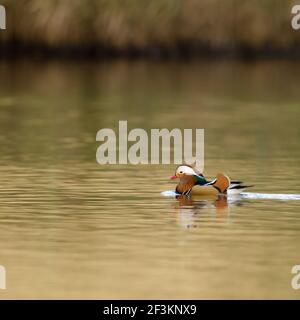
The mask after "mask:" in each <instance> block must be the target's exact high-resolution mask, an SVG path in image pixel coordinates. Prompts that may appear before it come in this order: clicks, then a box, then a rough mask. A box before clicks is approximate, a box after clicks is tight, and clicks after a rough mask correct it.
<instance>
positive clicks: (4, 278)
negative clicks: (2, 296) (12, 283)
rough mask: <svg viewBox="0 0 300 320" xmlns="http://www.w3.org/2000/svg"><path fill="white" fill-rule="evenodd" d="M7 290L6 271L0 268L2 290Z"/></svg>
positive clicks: (0, 288)
mask: <svg viewBox="0 0 300 320" xmlns="http://www.w3.org/2000/svg"><path fill="white" fill-rule="evenodd" d="M5 289H6V270H5V268H4V267H3V266H0V290H5Z"/></svg>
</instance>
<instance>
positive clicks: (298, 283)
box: [291, 265, 300, 290]
mask: <svg viewBox="0 0 300 320" xmlns="http://www.w3.org/2000/svg"><path fill="white" fill-rule="evenodd" d="M292 274H295V276H294V277H293V278H292V282H291V285H292V288H293V289H295V290H299V289H300V265H295V266H293V268H292Z"/></svg>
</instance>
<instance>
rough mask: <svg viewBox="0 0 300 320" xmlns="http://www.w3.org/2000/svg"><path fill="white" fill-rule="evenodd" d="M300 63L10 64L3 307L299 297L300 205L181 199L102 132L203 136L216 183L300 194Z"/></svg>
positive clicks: (4, 100) (0, 173) (2, 98)
mask: <svg viewBox="0 0 300 320" xmlns="http://www.w3.org/2000/svg"><path fill="white" fill-rule="evenodd" d="M299 82H300V64H299V63H291V62H278V61H273V62H255V63H254V62H253V63H241V62H240V63H234V62H230V61H222V62H216V61H211V62H208V61H204V62H191V63H183V62H182V63H178V62H171V63H167V62H148V63H145V62H126V61H117V62H110V63H92V62H90V63H83V62H74V63H64V62H56V61H51V62H40V61H36V62H28V61H20V62H10V63H8V62H2V63H0V265H4V266H5V267H6V271H7V290H5V291H1V292H0V298H3V299H6V298H92V299H96V298H107V299H108V298H129V299H130V298H140V299H141V298H179V299H180V298H195V299H200V298H205V299H206V298H248V299H250V298H268V299H269V298H294V299H299V298H300V291H295V290H293V289H292V288H291V278H292V274H291V268H292V266H293V265H295V264H300V211H299V204H300V202H299V201H283V200H272V199H255V198H251V197H250V198H249V199H235V200H230V199H229V200H226V199H209V200H206V199H198V200H186V199H177V200H176V199H174V198H172V197H163V196H162V195H161V192H162V191H165V190H172V189H173V188H174V187H175V186H174V182H171V181H169V180H168V177H169V176H170V175H171V174H173V171H174V169H175V166H174V165H143V166H142V165H141V166H133V165H128V166H126V165H122V166H119V165H105V166H100V165H98V164H97V162H96V159H95V154H96V149H97V147H98V145H99V143H97V142H96V141H95V136H96V132H97V131H98V130H99V129H101V128H105V127H108V128H117V126H118V121H119V120H128V126H129V129H130V128H135V127H138V128H144V129H146V130H149V129H150V128H169V129H171V128H176V127H178V128H204V129H205V174H206V175H207V176H209V177H213V176H214V175H215V174H216V173H217V172H219V171H223V172H226V173H227V174H228V175H229V176H230V177H232V178H234V179H242V180H245V181H246V182H248V183H250V184H254V185H255V187H254V188H253V190H251V191H253V192H258V193H271V194H277V193H278V194H284V193H289V194H299V193H300V185H299V138H300V129H299V117H300V92H299Z"/></svg>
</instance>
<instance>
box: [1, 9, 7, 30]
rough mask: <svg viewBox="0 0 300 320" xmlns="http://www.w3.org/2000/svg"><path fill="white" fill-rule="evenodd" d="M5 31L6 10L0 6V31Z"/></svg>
mask: <svg viewBox="0 0 300 320" xmlns="http://www.w3.org/2000/svg"><path fill="white" fill-rule="evenodd" d="M5 29H6V10H5V7H4V6H2V5H1V4H0V30H5Z"/></svg>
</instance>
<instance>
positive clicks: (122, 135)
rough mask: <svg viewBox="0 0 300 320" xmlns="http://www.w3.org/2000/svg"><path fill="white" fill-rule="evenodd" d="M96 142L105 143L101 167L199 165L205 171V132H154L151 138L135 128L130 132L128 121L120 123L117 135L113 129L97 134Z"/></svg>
mask: <svg viewBox="0 0 300 320" xmlns="http://www.w3.org/2000/svg"><path fill="white" fill-rule="evenodd" d="M193 137H194V138H195V143H193V140H194V139H193ZM96 141H101V142H103V143H102V144H101V145H100V146H99V147H98V149H97V153H96V159H97V162H98V163H99V164H117V163H118V164H128V163H130V164H160V163H161V164H171V163H174V164H181V163H183V162H185V163H186V164H195V165H196V166H197V168H198V169H199V170H201V171H203V168H204V129H194V130H193V129H183V130H182V129H178V128H175V129H172V130H168V129H151V130H150V132H149V134H148V132H147V131H146V130H144V129H141V128H135V129H132V130H130V131H129V132H128V129H127V121H125V120H124V121H119V130H118V133H117V134H116V132H115V131H114V130H113V129H109V128H105V129H101V130H99V131H98V132H97V136H96ZM172 146H173V148H172ZM172 151H173V156H172ZM117 153H118V155H117ZM194 153H195V154H194Z"/></svg>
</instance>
